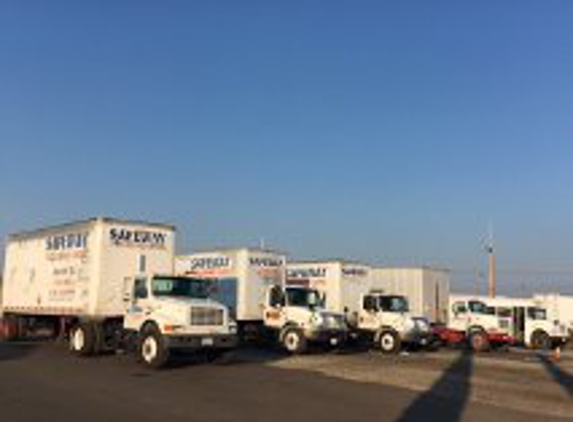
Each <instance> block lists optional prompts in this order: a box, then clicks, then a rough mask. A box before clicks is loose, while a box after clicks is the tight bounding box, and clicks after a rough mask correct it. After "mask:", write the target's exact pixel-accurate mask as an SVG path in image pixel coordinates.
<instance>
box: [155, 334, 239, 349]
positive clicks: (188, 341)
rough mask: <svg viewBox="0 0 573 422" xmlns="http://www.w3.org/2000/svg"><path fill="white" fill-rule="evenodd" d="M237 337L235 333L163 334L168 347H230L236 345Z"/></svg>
mask: <svg viewBox="0 0 573 422" xmlns="http://www.w3.org/2000/svg"><path fill="white" fill-rule="evenodd" d="M238 342H239V338H238V337H237V335H235V334H212V335H211V334H201V335H170V336H165V343H166V346H167V348H169V349H179V350H183V349H189V350H196V349H231V348H233V347H236V346H237V344H238Z"/></svg>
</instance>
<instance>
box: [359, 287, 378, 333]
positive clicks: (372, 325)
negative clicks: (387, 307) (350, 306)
mask: <svg viewBox="0 0 573 422" xmlns="http://www.w3.org/2000/svg"><path fill="white" fill-rule="evenodd" d="M379 311H380V308H379V306H378V297H377V296H373V295H366V296H363V297H362V306H361V307H360V315H359V317H358V327H359V328H360V329H363V330H368V331H376V330H378V328H380V321H379V320H378V313H379Z"/></svg>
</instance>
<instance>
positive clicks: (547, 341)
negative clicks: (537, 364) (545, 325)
mask: <svg viewBox="0 0 573 422" xmlns="http://www.w3.org/2000/svg"><path fill="white" fill-rule="evenodd" d="M531 347H532V348H533V349H535V350H551V348H552V347H553V342H552V341H551V337H550V336H549V334H547V333H546V332H545V331H542V330H537V331H534V332H533V334H532V335H531Z"/></svg>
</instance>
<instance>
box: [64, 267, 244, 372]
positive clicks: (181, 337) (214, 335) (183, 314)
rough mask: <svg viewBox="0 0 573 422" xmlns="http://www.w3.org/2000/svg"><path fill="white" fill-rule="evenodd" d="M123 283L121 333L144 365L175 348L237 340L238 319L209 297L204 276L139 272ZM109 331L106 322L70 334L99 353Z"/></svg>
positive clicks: (160, 361)
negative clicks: (129, 280)
mask: <svg viewBox="0 0 573 422" xmlns="http://www.w3.org/2000/svg"><path fill="white" fill-rule="evenodd" d="M126 287H127V290H126V295H125V298H124V300H125V302H126V310H125V315H124V317H123V319H122V327H121V329H122V332H123V336H122V337H123V339H124V341H131V342H132V343H135V344H134V345H135V346H136V347H135V348H136V349H137V353H138V355H139V358H140V360H141V361H142V362H143V363H145V364H147V365H149V366H153V367H159V366H162V365H164V364H165V363H166V362H167V360H168V359H169V356H170V354H171V352H173V351H174V350H204V351H208V352H210V353H213V352H217V351H222V350H226V349H229V348H232V347H234V346H235V345H236V344H237V326H236V323H235V322H234V321H232V320H231V319H230V318H229V314H228V310H227V308H226V307H225V306H223V305H221V304H220V303H218V302H216V301H214V300H212V299H210V298H209V291H208V289H207V288H206V285H205V283H203V282H202V280H198V279H194V278H190V277H175V276H169V275H154V276H150V277H144V276H142V277H139V278H135V279H134V280H133V283H131V284H128V286H126ZM107 325H109V324H107ZM109 331H110V330H109V327H108V326H106V322H101V323H100V324H94V323H92V324H91V325H86V324H78V326H77V327H76V329H74V330H73V332H72V335H71V338H70V341H71V348H72V350H73V351H76V352H78V353H79V354H90V353H91V352H97V351H98V349H100V350H101V349H103V348H105V341H104V342H102V341H101V340H100V343H101V344H99V345H98V344H97V342H98V340H97V339H104V340H105V339H106V333H108V332H109ZM110 340H111V339H110Z"/></svg>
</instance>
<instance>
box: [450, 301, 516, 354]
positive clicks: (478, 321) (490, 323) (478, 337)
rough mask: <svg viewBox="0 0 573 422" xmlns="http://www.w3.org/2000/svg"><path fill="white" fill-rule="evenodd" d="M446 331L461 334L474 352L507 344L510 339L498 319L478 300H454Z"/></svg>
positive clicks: (505, 327)
mask: <svg viewBox="0 0 573 422" xmlns="http://www.w3.org/2000/svg"><path fill="white" fill-rule="evenodd" d="M448 329H449V330H453V331H455V332H459V333H462V335H463V336H464V337H465V339H467V340H468V341H469V343H470V345H471V346H472V348H473V349H474V350H476V351H480V350H486V349H488V348H489V346H490V345H491V344H492V343H495V344H498V343H499V344H502V343H503V344H507V343H510V342H512V338H511V336H510V333H509V331H508V329H507V326H506V325H505V324H503V322H502V321H501V320H500V318H499V317H498V316H497V315H495V313H493V312H491V309H490V308H489V307H488V306H487V304H486V303H485V302H483V301H481V300H478V299H471V298H470V299H456V300H455V301H453V303H452V304H451V306H450V320H449V324H448Z"/></svg>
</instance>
